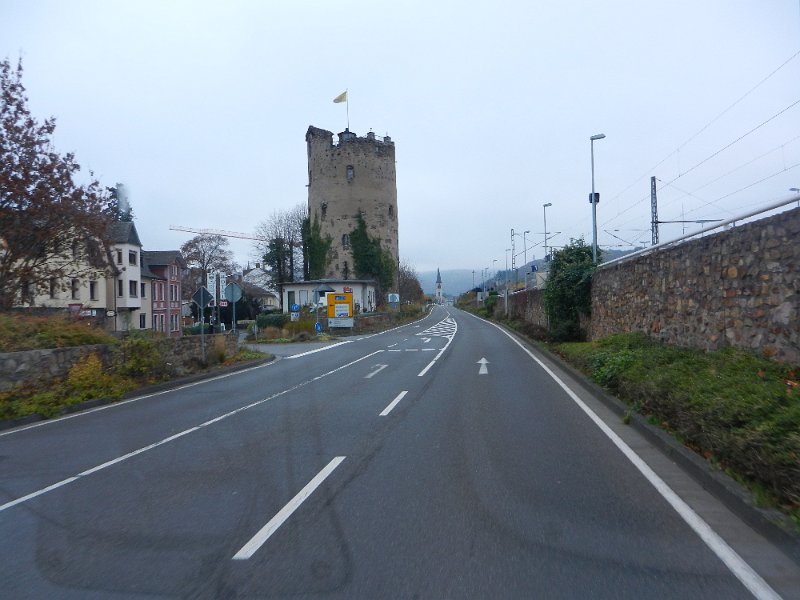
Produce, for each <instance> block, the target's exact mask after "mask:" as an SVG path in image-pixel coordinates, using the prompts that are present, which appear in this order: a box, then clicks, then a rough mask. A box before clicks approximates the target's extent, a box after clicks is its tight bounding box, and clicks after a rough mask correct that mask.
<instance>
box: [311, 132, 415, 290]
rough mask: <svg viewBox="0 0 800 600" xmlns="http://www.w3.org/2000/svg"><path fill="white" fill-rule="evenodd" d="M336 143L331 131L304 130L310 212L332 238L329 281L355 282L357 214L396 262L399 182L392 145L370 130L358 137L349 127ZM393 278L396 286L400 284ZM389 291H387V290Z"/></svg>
mask: <svg viewBox="0 0 800 600" xmlns="http://www.w3.org/2000/svg"><path fill="white" fill-rule="evenodd" d="M338 137H339V142H338V143H337V144H334V143H333V133H331V132H330V131H326V130H325V129H319V128H317V127H313V126H311V127H309V128H308V131H307V132H306V144H307V146H308V214H309V216H310V217H311V220H312V222H314V221H318V222H319V223H320V233H321V234H322V237H323V238H324V237H326V236H330V237H331V240H332V243H331V248H330V252H329V256H328V258H329V260H328V266H327V268H326V270H325V278H330V279H354V278H355V273H354V272H353V255H352V252H351V249H350V239H349V236H350V233H351V232H352V231H353V230H354V229H355V228H356V224H357V218H358V214H359V212H360V213H361V214H362V215H363V217H364V222H365V223H366V225H367V232H368V234H369V236H370V237H371V238H380V240H381V245H382V246H383V248H384V249H385V250H388V251H389V252H390V253H391V255H392V258H393V259H394V265H395V268H396V267H397V264H398V256H399V253H398V244H397V239H398V237H397V184H396V182H395V162H394V142H392V140H391V138H390V137H388V136H386V137H384V138H378V137H376V136H375V134H374V133H372V132H370V133H368V134H367V136H366V137H358V136H357V135H356V134H355V133H352V132H351V131H349V130H348V129H345V130H344V131H343V132H342V133H340V134H339V136H338ZM396 280H397V279H396V277H395V282H396ZM383 291H384V292H387V291H389V290H383Z"/></svg>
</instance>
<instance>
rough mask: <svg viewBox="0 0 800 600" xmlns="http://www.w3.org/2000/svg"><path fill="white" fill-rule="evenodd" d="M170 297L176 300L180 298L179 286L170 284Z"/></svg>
mask: <svg viewBox="0 0 800 600" xmlns="http://www.w3.org/2000/svg"><path fill="white" fill-rule="evenodd" d="M169 299H170V300H171V301H173V302H175V301H176V300H177V299H178V286H177V285H171V286H169Z"/></svg>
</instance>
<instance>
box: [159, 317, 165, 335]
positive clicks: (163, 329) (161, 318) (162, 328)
mask: <svg viewBox="0 0 800 600" xmlns="http://www.w3.org/2000/svg"><path fill="white" fill-rule="evenodd" d="M160 321H161V331H166V329H165V328H164V315H160Z"/></svg>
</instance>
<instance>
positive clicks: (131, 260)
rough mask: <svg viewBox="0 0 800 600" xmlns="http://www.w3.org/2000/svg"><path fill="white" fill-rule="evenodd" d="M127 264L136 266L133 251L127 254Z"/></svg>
mask: <svg viewBox="0 0 800 600" xmlns="http://www.w3.org/2000/svg"><path fill="white" fill-rule="evenodd" d="M128 264H129V265H134V266H136V252H134V251H133V250H131V251H130V252H128Z"/></svg>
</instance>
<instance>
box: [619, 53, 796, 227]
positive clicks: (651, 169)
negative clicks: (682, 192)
mask: <svg viewBox="0 0 800 600" xmlns="http://www.w3.org/2000/svg"><path fill="white" fill-rule="evenodd" d="M798 56H800V50H798V51H797V52H795V53H794V54H792V55H791V56H790V57H789V58H787V59H786V60H785V61H783V62H782V63H781V64H780V65H779V66H778V67H777V68H776V69H774V70H773V71H771V72H770V73H769V74H768V75H767V76H765V77H764V78H763V79H761V81H759V82H758V83H757V84H755V85H754V86H753V87H751V88H750V89H749V90H747V91H746V92H745V93H744V94H742V95H741V96H740V97H739V98H737V99H736V100H735V101H734V102H733V103H732V104H730V105H729V106H728V107H727V108H725V109H724V110H723V111H722V112H720V113H719V114H718V115H717V116H715V117H714V118H713V119H711V120H710V121H709V122H708V123H706V124H705V125H704V126H703V127H701V128H700V129H699V130H698V131H697V132H696V133H694V134H693V135H691V136H690V137H689V138H688V139H687V140H686V141H684V142H683V143H682V144H680V145H679V146H678V147H677V148H676V149H675V150H673V151H672V152H670V153H669V154H668V155H667V156H665V157H664V158H663V159H661V160H660V161H659V162H658V163H656V164H655V165H654V166H653V167H651V168H650V170H649V171H648V172H647V173H645V174H643V175H641V176H639V177H637V178H636V179H635V180H634V181H632V182H631V183H630V185H628V186H627V187H626V188H625V189H623V190H622V191H621V192H619V193H618V194H617V195H616V196H614V197H613V198H611V200H610V202H613V201H614V200H616V199H617V198H619V197H620V196H622V195H623V194H624V193H626V192H627V191H628V190H630V189H631V188H632V187H633V186H634V185H636V184H637V183H639V182H640V181H641V180H642V179H644V178H646V177H648V176H649V175H650V174H651V173H652V172H653V171H655V170H656V169H657V168H658V167H660V166H661V165H662V164H664V163H665V162H666V161H667V160H669V159H670V158H672V157H673V156H675V154H677V153H678V152H680V150H681V149H682V148H684V147H685V146H686V145H687V144H689V143H690V142H692V141H693V140H694V139H695V138H697V137H698V136H699V135H700V134H702V133H703V132H704V131H705V130H706V129H708V128H709V127H710V126H711V125H713V124H714V123H716V122H717V121H718V120H719V119H720V118H722V117H723V116H724V115H725V114H727V113H728V112H729V111H730V110H731V109H733V108H734V107H735V106H736V105H738V104H739V103H740V102H741V101H742V100H744V99H745V98H747V97H748V96H749V95H750V94H751V93H753V92H754V91H755V90H756V89H758V88H759V87H761V86H762V85H763V84H764V83H766V82H767V81H768V80H769V79H770V78H771V77H772V76H773V75H775V74H776V73H777V72H778V71H780V70H781V69H783V68H784V67H785V66H786V65H788V64H789V63H790V62H791V61H793V60H794V59H795V58H797V57H798ZM797 103H800V100H797V101H796V102H794V103H793V104H791V105H790V106H788V107H787V108H785V109H783V111H781V112H780V113H778V114H777V115H773V117H771V118H770V119H768V120H767V121H765V122H764V123H762V124H761V125H759V126H758V127H756V128H755V129H758V128H760V127H762V126H763V125H765V124H766V123H768V122H769V121H771V120H772V119H774V118H776V117H778V116H780V114H783V113H784V112H786V111H787V110H789V109H790V108H792V107H793V106H794V105H795V104H797ZM755 129H753V130H752V131H755ZM752 131H750V132H748V133H746V134H744V136H742V137H741V138H739V139H737V140H734V141H733V142H731V144H729V145H728V146H726V147H725V148H722V149H721V150H719V151H718V152H717V153H716V154H719V153H720V152H723V151H724V150H726V149H727V148H728V147H730V146H732V145H733V144H735V143H737V142H738V141H740V140H741V139H743V138H744V137H746V136H747V135H749V134H750V133H752ZM716 154H714V155H712V156H710V157H708V158H707V159H705V160H704V161H702V162H701V163H699V164H697V165H695V166H694V167H692V168H691V169H690V170H689V171H686V172H685V173H682V174H681V175H679V176H678V177H676V178H675V179H673V180H672V181H675V180H677V179H678V178H679V177H681V176H682V175H686V174H687V173H689V172H691V171H693V170H694V169H696V168H697V167H699V166H700V164H703V163H704V162H707V161H708V160H710V159H711V158H713V157H714V156H716ZM648 198H649V196H644V197H643V198H642V199H640V200H638V201H636V202H635V203H634V204H632V205H631V206H629V207H628V208H626V209H624V210H622V211H620V212H618V213H617V214H616V216H615V217H612V218H611V219H609V220H608V221H606V222H605V223H604V225H605V224H607V223H609V222H611V220H613V219H615V218H617V217H619V216H620V215H623V214H625V213H626V212H628V211H630V210H632V209H633V208H635V207H636V206H638V205H639V204H641V203H642V202H644V201H645V200H647V199H648Z"/></svg>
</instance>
